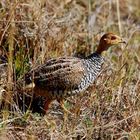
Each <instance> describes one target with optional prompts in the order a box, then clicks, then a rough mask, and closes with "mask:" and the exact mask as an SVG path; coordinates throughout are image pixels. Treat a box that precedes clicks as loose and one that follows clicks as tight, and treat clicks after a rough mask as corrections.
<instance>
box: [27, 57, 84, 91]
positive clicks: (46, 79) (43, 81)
mask: <svg viewBox="0 0 140 140" xmlns="http://www.w3.org/2000/svg"><path fill="white" fill-rule="evenodd" d="M85 72H86V71H85V68H84V66H83V63H82V61H81V59H79V58H72V57H70V58H58V59H51V60H48V61H46V62H45V64H43V65H40V66H38V67H37V68H35V69H33V70H32V71H31V72H30V73H28V74H27V75H28V76H27V77H29V75H31V74H32V77H33V81H34V83H35V85H36V86H38V87H40V88H43V89H47V90H55V89H57V90H66V89H67V90H70V89H71V88H76V87H77V86H78V84H80V82H81V79H82V78H83V76H84V73H85ZM33 74H34V75H33Z"/></svg>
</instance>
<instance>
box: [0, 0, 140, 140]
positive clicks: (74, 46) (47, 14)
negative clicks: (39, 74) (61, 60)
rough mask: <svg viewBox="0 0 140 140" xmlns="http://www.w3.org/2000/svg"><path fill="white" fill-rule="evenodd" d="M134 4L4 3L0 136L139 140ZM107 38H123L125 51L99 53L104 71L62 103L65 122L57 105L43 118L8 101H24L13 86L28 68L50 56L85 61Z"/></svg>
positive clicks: (0, 14) (0, 13)
mask: <svg viewBox="0 0 140 140" xmlns="http://www.w3.org/2000/svg"><path fill="white" fill-rule="evenodd" d="M118 2H119V3H118ZM139 5H140V2H139V0H135V1H132V0H122V1H118V0H112V1H102V0H98V1H93V0H89V1H88V0H87V1H84V0H65V1H63V0H52V1H49V0H38V1H33V0H28V1H22V0H19V1H12V2H11V1H9V0H5V1H1V2H0V58H1V56H6V57H7V58H8V67H3V66H1V65H0V66H1V67H0V105H1V106H4V107H3V108H1V111H0V138H1V139H10V140H11V139H13V140H14V139H17V140H18V139H31V140H38V139H40V140H44V139H52V140H60V139H66V140H72V139H73V140H80V139H87V140H92V139H105V140H113V139H121V140H122V139H128V140H131V139H134V140H139V139H140V132H139V131H140V94H139V93H140V26H139V25H140V19H139V13H140V12H139V11H140V10H139ZM105 32H115V33H116V34H118V35H121V36H122V37H123V38H124V39H125V40H126V41H127V45H126V46H125V45H123V46H114V47H112V48H111V49H109V50H108V51H107V52H106V53H104V54H103V55H104V57H105V60H106V62H105V64H104V71H103V73H102V74H101V75H100V77H99V78H98V79H97V80H96V82H95V84H94V85H93V87H90V88H89V89H88V92H85V93H84V94H82V95H80V96H77V97H70V98H68V99H67V101H66V102H65V107H66V108H67V109H68V110H70V111H71V112H72V114H69V115H68V117H67V120H66V122H64V121H63V111H62V110H61V109H60V108H59V105H58V104H57V103H56V102H54V103H52V106H51V108H50V109H49V111H48V113H47V114H46V115H45V116H41V115H39V114H37V113H32V112H31V111H30V110H27V111H26V112H22V111H21V110H20V109H19V106H18V105H17V104H16V101H17V100H13V98H12V97H13V95H14V98H15V95H16V94H20V95H21V96H22V95H23V93H21V92H19V91H18V89H17V88H16V81H17V80H19V79H20V78H21V77H22V76H23V74H24V73H25V72H27V71H28V70H29V69H30V67H35V66H37V65H39V64H42V63H43V62H44V60H45V59H49V58H52V57H60V56H87V55H88V54H90V53H92V52H93V51H94V50H95V49H96V46H97V44H98V42H99V39H100V37H101V35H102V34H103V33H105ZM27 94H28V93H27ZM3 100H4V101H5V103H4V104H3V102H2V101H3ZM26 101H27V100H26V99H25V97H23V98H22V101H21V102H23V103H25V102H26ZM9 104H10V108H9Z"/></svg>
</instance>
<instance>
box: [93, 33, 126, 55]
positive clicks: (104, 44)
mask: <svg viewBox="0 0 140 140" xmlns="http://www.w3.org/2000/svg"><path fill="white" fill-rule="evenodd" d="M120 43H126V42H125V41H124V40H123V39H122V38H121V37H119V36H117V35H116V34H114V33H106V34H104V35H103V36H102V37H101V39H100V43H99V46H98V48H97V50H96V52H97V53H98V54H101V53H102V52H103V51H106V50H107V49H108V48H109V47H110V46H112V45H118V44H120Z"/></svg>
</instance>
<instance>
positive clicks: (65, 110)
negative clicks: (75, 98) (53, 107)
mask: <svg viewBox="0 0 140 140" xmlns="http://www.w3.org/2000/svg"><path fill="white" fill-rule="evenodd" d="M57 101H58V102H59V103H60V106H61V108H62V109H63V110H64V113H67V114H68V113H69V114H72V113H71V112H70V111H69V110H68V109H67V108H66V107H65V106H64V100H63V99H59V100H57Z"/></svg>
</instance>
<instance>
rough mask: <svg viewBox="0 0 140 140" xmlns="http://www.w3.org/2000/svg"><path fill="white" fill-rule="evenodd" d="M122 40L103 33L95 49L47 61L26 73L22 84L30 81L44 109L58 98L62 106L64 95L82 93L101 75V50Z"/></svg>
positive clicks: (102, 59)
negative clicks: (83, 55) (78, 54)
mask: <svg viewBox="0 0 140 140" xmlns="http://www.w3.org/2000/svg"><path fill="white" fill-rule="evenodd" d="M120 43H125V41H124V40H123V39H122V38H121V37H120V36H118V35H116V34H114V33H110V32H109V33H105V34H104V35H103V36H102V37H101V39H100V41H99V45H98V46H97V49H96V50H95V51H94V52H93V53H91V54H90V55H89V56H87V57H84V58H80V57H58V58H52V59H49V60H46V61H45V62H44V63H43V64H40V65H39V66H37V67H36V68H33V69H31V70H30V71H29V72H27V73H26V74H25V76H24V77H25V84H26V85H30V84H31V83H32V85H33V86H32V87H33V91H34V93H35V95H36V96H42V97H45V98H46V101H45V105H44V110H45V111H47V110H48V109H49V107H50V104H51V102H52V101H54V100H57V101H58V102H59V103H60V105H61V106H62V108H64V106H63V101H64V99H65V98H67V97H70V96H74V95H79V94H80V93H83V92H85V91H86V90H87V89H88V87H89V86H91V85H92V84H93V83H94V81H95V80H96V78H97V77H98V76H99V75H100V73H101V70H102V65H103V63H104V61H105V60H104V58H103V56H102V53H103V52H104V51H107V50H108V48H110V47H111V46H113V45H118V44H120Z"/></svg>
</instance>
